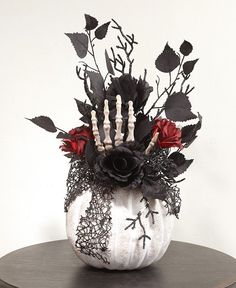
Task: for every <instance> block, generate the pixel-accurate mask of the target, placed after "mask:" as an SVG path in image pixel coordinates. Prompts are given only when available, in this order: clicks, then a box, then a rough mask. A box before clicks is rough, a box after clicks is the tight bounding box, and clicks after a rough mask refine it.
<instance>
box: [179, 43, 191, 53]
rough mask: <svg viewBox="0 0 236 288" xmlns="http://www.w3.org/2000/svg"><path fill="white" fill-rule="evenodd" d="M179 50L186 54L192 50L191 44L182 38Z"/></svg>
mask: <svg viewBox="0 0 236 288" xmlns="http://www.w3.org/2000/svg"><path fill="white" fill-rule="evenodd" d="M179 51H180V52H181V53H182V54H183V55H184V56H188V55H189V54H190V53H191V52H192V51H193V46H192V44H191V43H189V42H188V41H186V40H184V42H183V43H182V44H181V46H180V48H179Z"/></svg>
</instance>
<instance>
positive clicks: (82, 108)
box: [75, 99, 92, 123]
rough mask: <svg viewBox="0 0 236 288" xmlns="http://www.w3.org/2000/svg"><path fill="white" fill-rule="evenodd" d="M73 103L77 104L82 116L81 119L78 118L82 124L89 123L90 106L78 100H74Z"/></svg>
mask: <svg viewBox="0 0 236 288" xmlns="http://www.w3.org/2000/svg"><path fill="white" fill-rule="evenodd" d="M75 102H76V104H77V108H78V110H79V112H80V113H81V114H82V115H83V117H82V118H80V120H81V121H83V122H84V123H90V118H91V111H92V106H91V105H89V104H87V103H85V102H82V101H80V100H78V99H75Z"/></svg>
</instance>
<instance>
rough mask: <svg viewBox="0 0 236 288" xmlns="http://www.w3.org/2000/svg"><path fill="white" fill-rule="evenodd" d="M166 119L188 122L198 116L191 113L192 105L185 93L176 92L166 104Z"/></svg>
mask: <svg viewBox="0 0 236 288" xmlns="http://www.w3.org/2000/svg"><path fill="white" fill-rule="evenodd" d="M165 114H166V117H167V118H168V119H170V120H173V121H187V120H190V119H195V118H197V116H196V115H195V114H193V113H192V111H191V103H190V101H189V99H188V96H186V95H185V94H184V93H183V92H177V93H176V92H174V93H173V94H172V95H170V96H169V97H168V98H167V100H166V103H165Z"/></svg>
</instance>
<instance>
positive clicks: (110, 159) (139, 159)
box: [94, 145, 143, 186]
mask: <svg viewBox="0 0 236 288" xmlns="http://www.w3.org/2000/svg"><path fill="white" fill-rule="evenodd" d="M142 165H143V156H142V153H141V152H140V151H138V150H131V149H130V148H129V147H127V146H125V145H120V146H118V147H116V148H115V149H112V150H111V151H109V152H108V153H107V155H99V156H98V157H97V159H96V163H95V167H94V168H95V174H96V177H97V178H98V179H99V180H103V181H106V182H107V181H108V182H113V183H114V182H115V183H116V184H118V185H120V186H128V185H130V184H131V185H132V183H136V186H137V185H138V183H139V182H141V175H142ZM139 179H140V180H139Z"/></svg>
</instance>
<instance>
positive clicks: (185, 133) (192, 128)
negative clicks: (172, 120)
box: [181, 114, 202, 147]
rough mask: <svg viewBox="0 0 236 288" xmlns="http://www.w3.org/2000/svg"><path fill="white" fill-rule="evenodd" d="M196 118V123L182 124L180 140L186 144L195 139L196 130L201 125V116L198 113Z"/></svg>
mask: <svg viewBox="0 0 236 288" xmlns="http://www.w3.org/2000/svg"><path fill="white" fill-rule="evenodd" d="M198 118H199V121H198V122H197V123H196V124H193V125H187V126H184V127H183V128H182V130H181V135H182V136H181V142H182V143H186V144H187V145H188V146H189V145H190V144H191V143H192V142H193V141H194V140H195V139H196V137H197V136H196V134H197V131H198V130H199V129H201V127H202V117H201V115H200V114H198ZM185 147H186V145H185Z"/></svg>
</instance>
